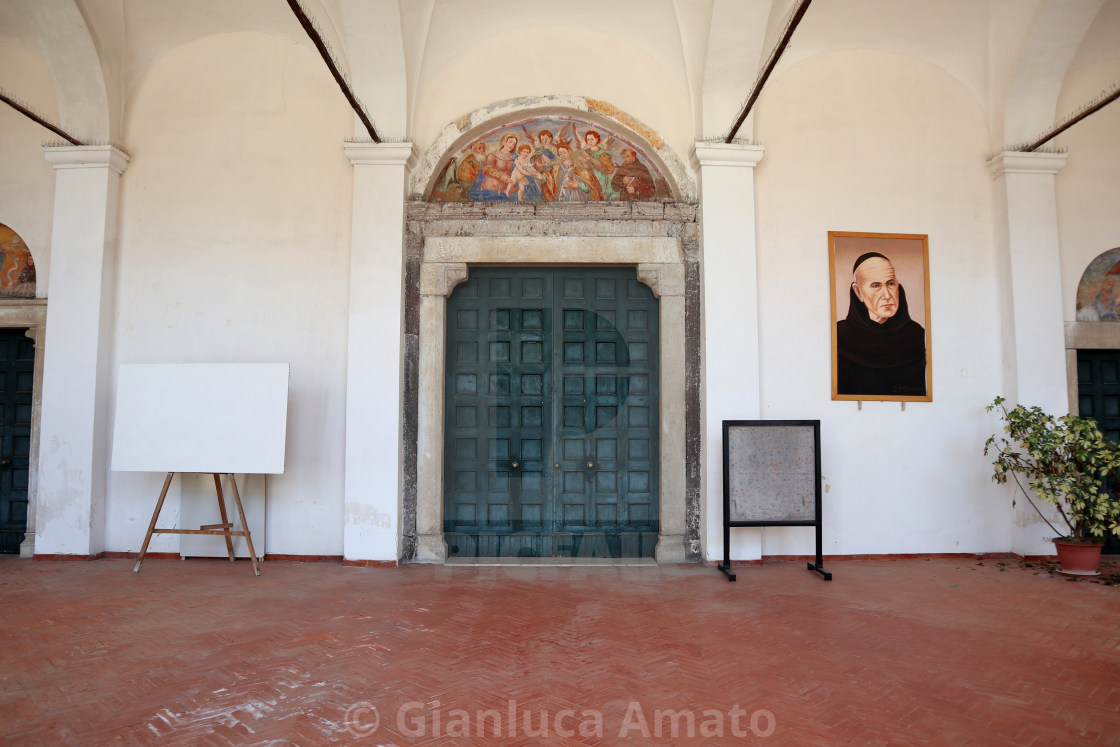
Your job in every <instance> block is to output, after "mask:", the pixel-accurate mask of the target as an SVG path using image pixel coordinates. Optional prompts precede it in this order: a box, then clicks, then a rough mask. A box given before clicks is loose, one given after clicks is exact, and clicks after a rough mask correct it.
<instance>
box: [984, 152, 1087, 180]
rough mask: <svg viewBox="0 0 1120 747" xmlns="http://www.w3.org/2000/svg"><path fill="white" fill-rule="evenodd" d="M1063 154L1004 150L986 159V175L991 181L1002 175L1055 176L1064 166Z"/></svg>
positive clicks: (1066, 156)
mask: <svg viewBox="0 0 1120 747" xmlns="http://www.w3.org/2000/svg"><path fill="white" fill-rule="evenodd" d="M1067 158H1068V155H1067V154H1065V153H1024V152H1022V151H1014V150H1005V151H1003V152H1002V153H999V154H997V155H995V156H992V157H991V158H990V159H988V173H989V174H991V175H992V178H993V179H998V178H1000V177H1001V176H1003V175H1004V174H1050V175H1054V174H1057V173H1058V172H1059V171H1061V170H1062V167H1063V166H1065V165H1066V159H1067Z"/></svg>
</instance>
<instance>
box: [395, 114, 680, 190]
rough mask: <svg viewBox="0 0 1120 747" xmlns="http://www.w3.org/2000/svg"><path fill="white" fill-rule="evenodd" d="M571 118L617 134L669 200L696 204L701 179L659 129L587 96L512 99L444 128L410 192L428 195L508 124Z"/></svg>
mask: <svg viewBox="0 0 1120 747" xmlns="http://www.w3.org/2000/svg"><path fill="white" fill-rule="evenodd" d="M545 117H556V118H561V119H563V118H570V119H573V120H575V121H578V122H584V123H587V124H589V125H591V126H595V127H597V128H602V129H603V130H605V131H607V132H609V133H611V134H614V135H617V136H618V137H619V139H620V140H621V141H623V142H626V143H631V144H632V147H634V149H635V150H638V151H639V153H640V154H644V155H645V156H646V157H647V158H648V161H649V163H651V164H653V165H655V166H656V167H657V169H658V170H659V171H660V172H661V174H662V175H663V176H664V178H665V181H666V183H667V185H668V188H669V190H670V195H669V196H668V197H669V199H673V200H677V201H682V202H695V201H696V181H695V179H694V178H693V176H692V173H691V171H690V170H689V169H688V168H687V167H686V166H685V163H684V162H683V161H682V160H681V159H680V157H679V156H677V154H676V153H675V152H674V151H673V150H672V148H670V147H669V146H668V145H667V144H666V143H665V140H664V139H663V138H662V137H661V135H660V134H658V133H657V131H656V130H654V129H652V128H650V127H648V126H646V125H645V124H644V123H642V122H640V121H639V120H637V119H635V118H634V117H632V116H630V115H629V114H627V113H626V112H624V111H622V110H620V109H618V108H617V107H615V106H613V105H612V104H610V103H608V102H604V101H598V100H595V99H589V98H585V97H583V96H540V97H532V98H522V99H510V100H507V101H501V102H496V103H493V104H490V105H488V106H485V107H482V108H480V109H476V110H474V111H473V112H470V113H469V114H466V115H464V116H462V117H460V118H459V119H457V120H455V121H454V122H452V123H450V124H448V125H447V126H445V127H444V128H443V130H442V131H441V132H440V134H439V135H438V136H437V137H436V139H435V141H434V142H433V143H432V144H431V145H430V146H429V147H428V149H427V151H425V153H424V155H423V156H422V157H421V158H420V161H419V163H418V164H417V165H416V168H415V169H413V171H412V178H411V180H410V184H409V191H410V193H411V194H412V196H413V198H414V199H418V198H420V196H421V195H424V196H426V195H428V194H429V192H430V190H431V187H432V185H433V182H434V180H435V178H436V177H437V176H439V175H441V174H442V172H443V170H444V168H445V167H446V166H447V164H448V162H449V161H450V160H451V158H452V157H454V156H456V155H457V154H459V153H460V152H461V151H463V150H464V149H466V148H467V147H468V146H469V145H470V143H472V142H473V141H475V140H476V139H479V138H480V137H484V136H486V135H488V134H490V133H493V132H494V131H496V130H499V129H500V128H503V127H506V126H513V127H518V126H519V123H521V122H525V121H527V120H531V119H534V118H545Z"/></svg>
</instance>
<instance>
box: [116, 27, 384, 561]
mask: <svg viewBox="0 0 1120 747" xmlns="http://www.w3.org/2000/svg"><path fill="white" fill-rule="evenodd" d="M351 127H352V120H351V112H350V109H349V108H348V107H347V105H346V102H345V100H344V99H343V98H342V97H341V96H340V95H339V93H338V90H337V87H336V86H335V84H334V82H333V81H332V80H331V78H330V76H329V73H328V72H327V70H326V69H325V67H324V66H323V64H322V62H321V61H320V60H319V59H318V58H317V57H316V56H315V55H314V53H313V52H311V51H308V50H307V49H306V48H305V47H303V46H302V45H299V44H297V43H295V42H293V41H291V40H288V39H283V38H279V37H274V36H267V35H264V34H228V35H220V36H214V37H209V38H206V39H202V40H199V41H197V42H193V43H191V44H188V45H185V46H183V47H180V48H178V49H176V50H174V51H172V52H170V53H168V54H166V55H164V56H163V57H161V58H160V59H159V60H158V61H157V62H156V63H155V64H154V65H153V66H152V68H151V70H150V71H149V73H148V74H147V75H146V76H145V77H144V78H143V79H142V80H141V81H140V82H139V84H138V85H137V87H136V89H135V91H134V94H133V96H132V98H131V99H130V102H129V105H128V111H127V114H126V129H125V148H126V150H127V151H128V152H129V153H130V154H131V156H132V161H131V164H130V166H129V169H128V170H127V171H126V172H125V174H124V177H123V182H122V208H121V241H120V249H119V258H120V262H119V267H120V271H119V281H118V282H119V285H118V309H117V320H116V332H115V360H116V364H118V365H119V364H122V363H148V362H151V363H164V362H187V363H190V362H219V363H224V362H251V363H270V362H286V363H290V364H291V381H290V394H289V402H288V437H287V438H288V440H287V445H286V452H287V459H286V467H287V471H286V473H285V474H284V475H279V476H270V477H269V478H268V481H267V493H268V513H267V541H266V543H265V546H264V548H263V550H264V551H265V552H270V553H281V554H301V555H341V554H342V504H343V500H342V478H343V427H344V419H343V412H344V411H343V406H344V385H345V363H346V308H347V298H348V280H347V273H348V261H349V240H350V202H351V196H350V191H351V178H352V177H351V166H350V164H349V162H348V161H347V159H346V157H345V155H344V153H343V149H342V143H343V141H344V140H345V139H346V138H347V137H348V136H349V135H350V133H351V131H352V130H351ZM392 353H393V354H394V355H396V351H395V350H394V351H392ZM106 437H108V434H106ZM160 482H161V477H160V476H158V475H146V474H134V473H113V475H112V476H111V482H110V488H109V501H108V512H107V513H108V518H107V523H108V527H107V549H108V550H110V551H127V550H133V551H135V550H136V549H138V548H139V545H140V542H141V540H142V538H143V533H144V529H145V527H146V525H147V521H148V519H149V518H150V516H151V511H152V508H153V507H154V502H155V498H156V496H157V494H158V492H159V485H160ZM176 482H177V481H176ZM177 492H178V491H177V490H174V491H173V496H172V497H173V498H177ZM169 501H170V502H169V505H168V516H167V519H165V520H161V524H162V523H164V521H173V520H174V517H175V512H176V511H177V507H178V504H177V501H171V499H169ZM167 525H170V524H167ZM178 540H179V538H178V537H177V536H173V535H171V536H164V537H157V538H156V539H155V540H153V544H152V548H151V549H152V551H168V550H171V551H174V550H175V549H176V548H177V547H178Z"/></svg>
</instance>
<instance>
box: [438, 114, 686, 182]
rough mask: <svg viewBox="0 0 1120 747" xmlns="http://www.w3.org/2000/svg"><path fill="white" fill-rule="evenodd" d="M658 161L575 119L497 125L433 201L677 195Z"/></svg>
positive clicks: (450, 173)
mask: <svg viewBox="0 0 1120 747" xmlns="http://www.w3.org/2000/svg"><path fill="white" fill-rule="evenodd" d="M672 196H673V194H672V190H671V189H670V188H669V183H668V181H666V179H665V177H664V176H663V175H662V173H661V171H660V170H659V169H658V168H657V166H656V165H655V163H654V162H653V161H652V160H650V159H649V158H648V156H646V155H645V154H644V153H643V152H641V151H640V150H639V149H638V148H636V147H634V145H632V144H631V143H630V142H629V141H628V140H625V139H624V138H622V137H621V136H620V135H618V134H616V133H611V132H608V131H607V130H606V129H605V128H603V127H601V126H598V125H593V124H590V123H588V122H583V121H581V120H578V119H573V118H571V117H537V118H534V119H529V120H526V121H524V122H517V123H514V124H511V125H506V126H504V127H501V128H498V129H495V130H492V131H491V132H488V133H486V134H485V135H483V136H482V137H480V138H478V139H476V140H474V141H472V142H471V143H469V144H468V145H467V147H465V148H463V149H462V150H461V151H460V152H459V153H457V154H456V155H455V156H453V157H452V158H451V159H450V160H449V161H448V162H447V164H446V165H445V166H444V167H443V169H442V170H441V171H440V172H439V174H438V175H437V177H436V178H435V180H433V184H432V188H431V189H430V191H429V193H428V200H429V201H431V202H592V201H603V200H610V201H635V200H643V201H660V200H668V199H672Z"/></svg>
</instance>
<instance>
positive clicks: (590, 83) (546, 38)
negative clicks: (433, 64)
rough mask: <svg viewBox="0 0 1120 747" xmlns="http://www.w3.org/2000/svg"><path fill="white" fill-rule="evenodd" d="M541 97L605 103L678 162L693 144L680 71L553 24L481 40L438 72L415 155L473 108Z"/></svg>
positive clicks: (416, 129) (613, 39) (596, 35)
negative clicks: (656, 137) (643, 128)
mask: <svg viewBox="0 0 1120 747" xmlns="http://www.w3.org/2000/svg"><path fill="white" fill-rule="evenodd" d="M678 45H679V40H678ZM547 50H553V51H552V53H548V52H547ZM501 60H504V61H505V62H506V63H508V64H498V61H501ZM678 60H679V54H678ZM480 71H481V72H480ZM549 94H569V95H580V96H586V97H589V98H593V99H599V100H602V101H606V102H608V103H609V104H612V105H614V106H616V107H618V108H619V109H621V110H622V111H624V112H626V113H628V114H629V115H631V116H633V117H635V118H637V119H638V120H640V121H641V122H644V123H646V124H647V125H648V126H650V127H653V128H654V129H656V130H657V132H658V133H660V135H661V136H662V137H664V138H665V141H666V143H667V144H668V145H669V146H670V147H671V148H673V150H674V151H675V152H676V153H677V154H678V155H679V156H682V157H683V156H685V155H686V154H687V153H688V152H689V149H690V147H691V145H692V141H693V140H694V138H695V134H694V131H693V127H692V104H691V99H690V96H689V92H688V90H687V88H686V87H685V81H684V80H683V78H682V75H681V74H680V70H678V69H677V68H676V67H674V66H672V65H666V64H665V61H664V60H663V59H659V58H657V57H654V56H652V55H650V54H649V52H648V51H646V50H645V49H643V48H641V47H638V46H635V45H633V44H631V43H629V42H628V41H626V40H623V39H621V38H619V37H617V36H614V35H612V34H611V33H609V30H607V29H603V30H600V29H599V28H577V27H567V26H563V25H557V24H553V25H551V26H539V27H536V26H529V27H524V28H520V29H518V30H516V31H505V32H502V33H497V34H493V35H490V36H487V37H486V38H484V39H483V40H481V41H479V42H478V43H476V44H473V45H472V46H469V47H467V48H465V49H463V51H462V52H461V54H459V55H458V56H457V57H455V58H454V59H453V60H450V61H448V62H447V63H446V64H444V65H442V66H441V67H439V68H438V70H437V71H436V72H435V73H434V74H432V75H431V76H430V78H429V79H428V80H427V82H426V85H425V86H424V88H423V89H422V90H421V92H420V96H419V98H418V100H417V104H416V114H415V118H414V121H413V127H412V132H413V142H415V143H416V144H417V145H418V146H419V148H420V150H421V152H422V151H423V150H425V149H426V148H427V146H428V144H429V143H431V142H432V141H433V140H434V139H435V138H436V136H437V135H438V134H439V132H440V130H442V129H443V127H444V126H445V125H446V124H447V123H448V122H453V121H455V120H457V119H459V118H460V117H462V116H463V115H464V114H467V113H468V112H471V111H474V110H475V109H477V108H479V107H481V106H487V105H489V104H492V103H494V102H498V101H504V100H506V99H512V98H516V97H522V96H525V97H531V96H542V95H549ZM531 103H532V102H526V105H527V106H528V105H531ZM653 123H656V124H653ZM682 160H684V159H683V158H682Z"/></svg>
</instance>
